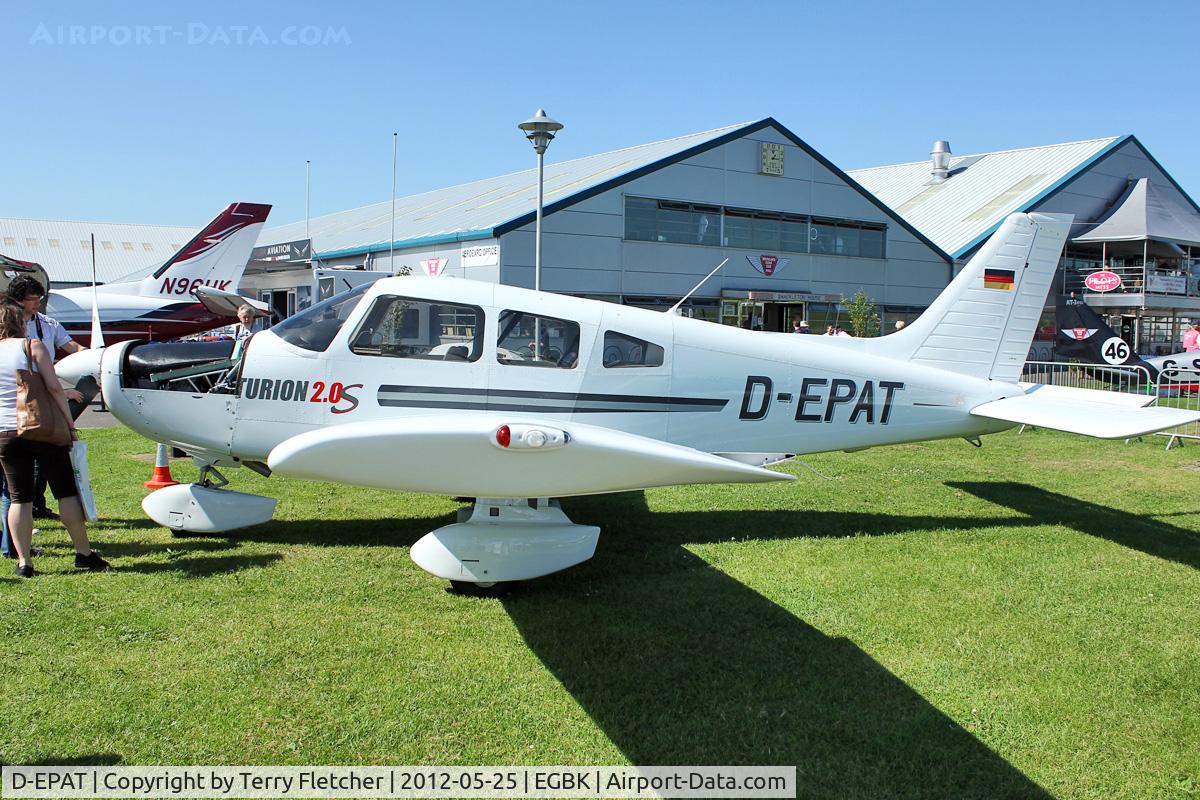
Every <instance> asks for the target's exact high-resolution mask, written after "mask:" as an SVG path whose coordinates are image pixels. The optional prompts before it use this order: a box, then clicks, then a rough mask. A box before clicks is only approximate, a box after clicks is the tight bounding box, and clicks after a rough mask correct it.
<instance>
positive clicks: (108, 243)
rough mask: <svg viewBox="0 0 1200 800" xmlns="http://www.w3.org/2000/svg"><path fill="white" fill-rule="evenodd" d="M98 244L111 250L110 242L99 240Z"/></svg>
mask: <svg viewBox="0 0 1200 800" xmlns="http://www.w3.org/2000/svg"><path fill="white" fill-rule="evenodd" d="M100 246H101V247H102V248H104V249H105V250H112V242H101V243H100Z"/></svg>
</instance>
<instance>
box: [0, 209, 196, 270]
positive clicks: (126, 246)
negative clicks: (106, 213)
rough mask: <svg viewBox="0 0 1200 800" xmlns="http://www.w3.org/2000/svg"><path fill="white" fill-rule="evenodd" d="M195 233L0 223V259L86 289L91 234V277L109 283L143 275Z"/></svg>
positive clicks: (97, 224) (2, 220)
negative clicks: (18, 261) (31, 264)
mask: <svg viewBox="0 0 1200 800" xmlns="http://www.w3.org/2000/svg"><path fill="white" fill-rule="evenodd" d="M198 230H199V228H188V227H180V226H176V225H132V224H120V223H112V222H68V221H63V220H50V219H17V218H12V217H0V253H3V254H4V255H6V256H11V257H12V258H18V259H21V260H22V261H36V262H37V263H39V264H41V265H42V266H43V267H45V268H46V272H47V274H49V276H50V281H51V282H52V283H55V284H59V283H91V282H92V251H91V235H92V234H93V233H94V234H96V273H97V277H98V279H99V280H100V282H102V283H110V282H112V281H115V280H119V279H121V278H124V277H126V276H128V275H129V274H130V273H135V272H139V271H143V272H148V271H149V270H150V269H152V268H153V267H155V266H157V265H159V264H161V263H162V262H164V261H166V260H167V259H168V258H170V257H171V255H172V254H174V253H175V251H177V250H178V249H179V248H181V247H182V246H183V245H185V244H187V243H188V241H189V240H190V239H191V238H192V237H193V236H195V235H196V232H197V231H198Z"/></svg>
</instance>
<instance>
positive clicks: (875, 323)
mask: <svg viewBox="0 0 1200 800" xmlns="http://www.w3.org/2000/svg"><path fill="white" fill-rule="evenodd" d="M842 305H844V306H845V307H846V313H847V314H848V315H849V316H850V326H851V327H852V328H854V335H855V336H878V335H879V308H878V307H877V306H876V305H875V301H874V300H872V299H871V298H870V297H868V296H867V293H866V292H865V291H863V290H862V289H859V290H858V293H857V294H855V295H854V297H853V298H851V299H850V300H849V301H847V300H846V298H845V296H843V297H842Z"/></svg>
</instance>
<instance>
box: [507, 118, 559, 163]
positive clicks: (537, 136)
mask: <svg viewBox="0 0 1200 800" xmlns="http://www.w3.org/2000/svg"><path fill="white" fill-rule="evenodd" d="M517 127H518V128H520V129H521V130H523V131H525V138H526V139H528V140H529V141H530V143H531V144H532V145H533V149H534V150H536V151H537V154H538V155H542V154H543V153H545V152H546V148H547V147H549V146H550V141H551V140H552V139H553V138H554V133H555V131H560V130H562V127H563V126H562V123H561V122H556V121H555V120H552V119H550V117H547V116H546V111H545V110H544V109H541V108H539V109H538V110H537V113H536V114H534V115H533V116H532V117H530V118H529V119H527V120H525V121H524V122H522V123H521V124H519V125H517Z"/></svg>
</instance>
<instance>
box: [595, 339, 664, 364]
mask: <svg viewBox="0 0 1200 800" xmlns="http://www.w3.org/2000/svg"><path fill="white" fill-rule="evenodd" d="M663 355H664V351H663V349H662V347H661V346H659V345H657V344H653V343H651V342H647V341H646V340H645V339H639V338H637V337H636V336H630V335H628V334H625V333H617V332H616V331H605V332H604V352H603V363H604V366H605V367H606V368H609V369H611V368H614V367H661V366H662V364H663Z"/></svg>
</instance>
